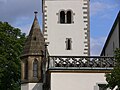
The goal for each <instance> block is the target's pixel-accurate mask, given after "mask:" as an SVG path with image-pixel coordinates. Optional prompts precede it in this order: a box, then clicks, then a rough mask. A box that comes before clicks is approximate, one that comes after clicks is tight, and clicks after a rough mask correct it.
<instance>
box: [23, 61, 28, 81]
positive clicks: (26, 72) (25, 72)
mask: <svg viewBox="0 0 120 90" xmlns="http://www.w3.org/2000/svg"><path fill="white" fill-rule="evenodd" d="M24 79H28V61H27V60H26V61H25V63H24Z"/></svg>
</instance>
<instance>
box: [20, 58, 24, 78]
mask: <svg viewBox="0 0 120 90" xmlns="http://www.w3.org/2000/svg"><path fill="white" fill-rule="evenodd" d="M24 74H25V72H24V62H23V60H21V80H24V76H25V75H24Z"/></svg>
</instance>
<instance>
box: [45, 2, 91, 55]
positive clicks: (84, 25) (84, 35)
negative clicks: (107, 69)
mask: <svg viewBox="0 0 120 90" xmlns="http://www.w3.org/2000/svg"><path fill="white" fill-rule="evenodd" d="M43 10H44V17H43V18H44V20H43V21H44V38H45V42H46V43H47V44H48V52H49V54H50V55H54V56H57V55H59V56H88V55H89V54H90V51H89V48H90V45H89V42H90V40H89V37H90V35H89V0H45V1H44V5H43ZM60 10H65V11H67V10H72V12H73V23H71V24H60V23H59V12H60ZM66 38H71V41H72V42H71V50H66V42H65V41H66Z"/></svg>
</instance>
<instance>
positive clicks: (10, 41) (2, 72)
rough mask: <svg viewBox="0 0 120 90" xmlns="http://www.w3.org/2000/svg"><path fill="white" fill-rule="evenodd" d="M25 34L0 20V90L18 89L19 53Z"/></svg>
mask: <svg viewBox="0 0 120 90" xmlns="http://www.w3.org/2000/svg"><path fill="white" fill-rule="evenodd" d="M24 41H25V34H24V33H21V31H20V29H18V28H14V27H12V26H11V25H10V24H8V23H7V22H0V90H20V55H21V52H22V49H23V45H24Z"/></svg>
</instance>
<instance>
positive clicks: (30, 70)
mask: <svg viewBox="0 0 120 90" xmlns="http://www.w3.org/2000/svg"><path fill="white" fill-rule="evenodd" d="M32 64H33V63H32V58H31V57H29V58H28V81H32V78H33V69H32V68H33V65H32Z"/></svg>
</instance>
